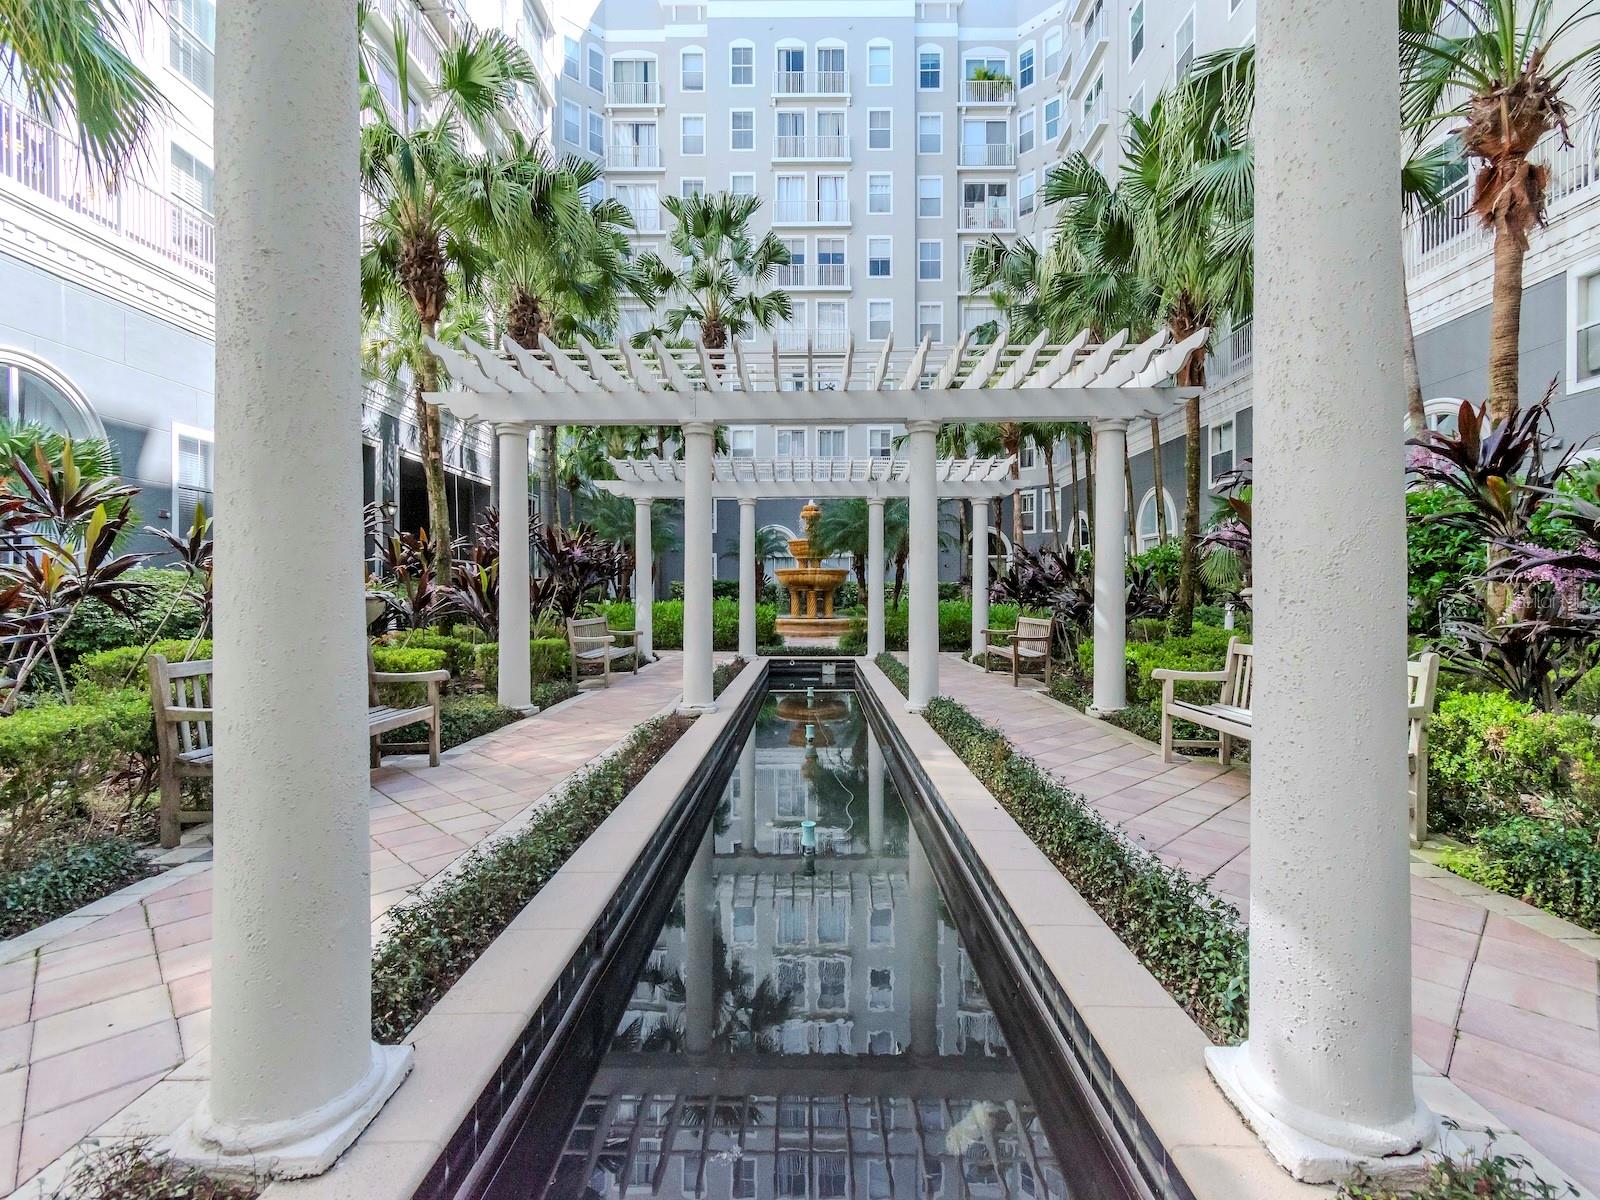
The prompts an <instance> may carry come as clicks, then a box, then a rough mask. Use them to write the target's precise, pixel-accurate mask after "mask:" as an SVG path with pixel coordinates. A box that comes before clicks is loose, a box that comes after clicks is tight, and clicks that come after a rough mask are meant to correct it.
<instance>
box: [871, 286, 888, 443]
mask: <svg viewBox="0 0 1600 1200" xmlns="http://www.w3.org/2000/svg"><path fill="white" fill-rule="evenodd" d="M878 303H879V304H888V303H889V301H887V300H880V301H878ZM867 457H868V458H893V457H894V430H893V429H890V428H889V427H888V426H887V425H874V426H873V427H872V428H870V429H868V430H867Z"/></svg>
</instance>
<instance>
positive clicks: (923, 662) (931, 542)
mask: <svg viewBox="0 0 1600 1200" xmlns="http://www.w3.org/2000/svg"><path fill="white" fill-rule="evenodd" d="M906 432H907V434H908V435H909V436H908V439H907V440H908V441H909V442H910V450H909V452H908V455H907V457H908V458H909V459H910V473H911V516H910V523H909V526H910V527H909V529H908V534H907V536H908V537H909V539H910V542H911V553H910V556H909V557H910V562H909V564H908V570H907V572H906V574H907V575H908V576H909V579H908V582H907V602H908V605H909V613H908V616H909V617H910V622H909V624H910V632H909V647H910V651H911V687H910V692H911V695H910V696H909V697H908V698H907V702H906V707H907V708H908V709H910V710H911V711H912V712H921V711H922V710H923V709H924V708H926V707H927V706H928V701H929V700H932V699H933V698H934V697H935V696H937V695H938V694H939V492H938V480H936V479H935V478H934V436H935V435H936V434H937V433H938V432H939V422H937V421H910V422H907V424H906Z"/></svg>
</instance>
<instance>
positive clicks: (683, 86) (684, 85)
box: [678, 46, 706, 95]
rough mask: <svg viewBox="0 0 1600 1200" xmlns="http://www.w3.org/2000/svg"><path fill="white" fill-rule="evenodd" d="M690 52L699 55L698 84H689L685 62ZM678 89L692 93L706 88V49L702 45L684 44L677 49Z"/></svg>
mask: <svg viewBox="0 0 1600 1200" xmlns="http://www.w3.org/2000/svg"><path fill="white" fill-rule="evenodd" d="M691 54H698V55H699V56H700V86H699V87H697V88H692V87H690V86H689V83H688V79H689V72H688V70H687V69H686V67H685V64H686V62H687V60H688V58H689V56H690V55H691ZM678 90H679V91H680V92H685V93H687V94H690V95H693V94H696V93H699V92H703V91H705V90H706V50H705V47H704V46H685V47H684V48H683V49H682V50H679V51H678Z"/></svg>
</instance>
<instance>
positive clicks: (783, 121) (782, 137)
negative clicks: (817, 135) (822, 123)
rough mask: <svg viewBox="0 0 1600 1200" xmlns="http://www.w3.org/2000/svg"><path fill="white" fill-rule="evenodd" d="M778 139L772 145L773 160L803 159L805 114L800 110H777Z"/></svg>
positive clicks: (804, 149)
mask: <svg viewBox="0 0 1600 1200" xmlns="http://www.w3.org/2000/svg"><path fill="white" fill-rule="evenodd" d="M777 131H778V139H777V141H776V142H775V143H774V144H773V147H772V153H773V156H774V157H775V158H803V157H805V152H806V114H805V112H804V111H803V110H802V109H797V108H784V109H779V110H778V114H777Z"/></svg>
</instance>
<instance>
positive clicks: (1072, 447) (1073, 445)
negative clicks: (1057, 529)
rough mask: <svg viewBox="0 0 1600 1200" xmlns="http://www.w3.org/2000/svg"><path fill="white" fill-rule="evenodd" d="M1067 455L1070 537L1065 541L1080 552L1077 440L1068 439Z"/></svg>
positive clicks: (1074, 438)
mask: <svg viewBox="0 0 1600 1200" xmlns="http://www.w3.org/2000/svg"><path fill="white" fill-rule="evenodd" d="M1067 453H1068V454H1070V455H1071V456H1072V537H1070V538H1069V539H1067V544H1068V545H1070V546H1072V548H1073V549H1075V550H1082V549H1083V547H1082V546H1080V545H1078V544H1077V543H1078V540H1079V539H1078V508H1079V504H1080V503H1081V502H1080V500H1079V499H1078V439H1077V438H1076V437H1073V438H1070V439H1069V440H1068V442H1067Z"/></svg>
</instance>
